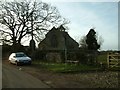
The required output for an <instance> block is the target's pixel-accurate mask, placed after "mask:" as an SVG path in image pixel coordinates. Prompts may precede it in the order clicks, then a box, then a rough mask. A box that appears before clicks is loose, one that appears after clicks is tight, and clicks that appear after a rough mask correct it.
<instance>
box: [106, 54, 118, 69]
mask: <svg viewBox="0 0 120 90" xmlns="http://www.w3.org/2000/svg"><path fill="white" fill-rule="evenodd" d="M119 63H120V53H108V55H107V64H108V68H113V67H119Z"/></svg>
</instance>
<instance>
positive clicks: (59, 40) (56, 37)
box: [38, 25, 79, 62]
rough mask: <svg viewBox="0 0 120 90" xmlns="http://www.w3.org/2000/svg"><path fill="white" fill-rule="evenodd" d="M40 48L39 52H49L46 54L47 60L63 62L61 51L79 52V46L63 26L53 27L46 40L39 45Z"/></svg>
mask: <svg viewBox="0 0 120 90" xmlns="http://www.w3.org/2000/svg"><path fill="white" fill-rule="evenodd" d="M38 47H39V50H45V51H49V52H48V53H47V54H46V57H47V59H49V60H50V59H51V60H53V61H56V60H57V62H61V54H60V52H59V51H65V50H66V51H69V50H78V49H79V44H78V43H77V42H76V41H75V40H74V39H73V38H71V37H70V36H69V34H68V33H67V32H66V31H65V28H64V27H63V26H62V25H61V26H60V27H58V28H55V27H53V28H52V29H51V30H50V31H49V32H48V33H47V34H46V36H45V39H43V40H42V41H41V42H40V43H39V45H38ZM54 51H56V52H54ZM51 60H50V61H51Z"/></svg>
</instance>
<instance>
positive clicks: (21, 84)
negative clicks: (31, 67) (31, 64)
mask: <svg viewBox="0 0 120 90" xmlns="http://www.w3.org/2000/svg"><path fill="white" fill-rule="evenodd" d="M2 88H49V86H48V85H46V84H44V83H43V82H42V81H40V80H39V79H37V78H35V77H33V76H31V75H29V74H27V73H25V72H23V71H21V70H19V69H16V68H14V67H10V66H9V65H4V64H3V67H2Z"/></svg>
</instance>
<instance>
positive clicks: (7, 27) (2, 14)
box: [0, 0, 67, 45]
mask: <svg viewBox="0 0 120 90" xmlns="http://www.w3.org/2000/svg"><path fill="white" fill-rule="evenodd" d="M66 23H67V21H66V19H64V18H62V17H61V16H60V14H59V12H58V10H57V8H56V7H53V6H51V5H49V4H47V3H44V2H35V1H25V0H24V1H21V2H17V1H13V2H5V3H2V2H0V24H1V26H2V27H3V28H0V33H4V34H6V35H7V36H9V42H11V43H12V44H13V45H16V44H21V40H22V39H23V38H24V37H30V36H31V34H32V35H33V36H34V39H36V40H37V41H38V42H39V40H40V39H41V35H43V34H44V32H47V31H48V30H50V28H51V27H52V26H56V25H61V24H62V25H64V24H66Z"/></svg>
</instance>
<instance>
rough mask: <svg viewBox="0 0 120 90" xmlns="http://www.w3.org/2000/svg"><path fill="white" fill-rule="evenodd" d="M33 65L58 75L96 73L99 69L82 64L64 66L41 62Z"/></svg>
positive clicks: (35, 62) (64, 64)
mask: <svg viewBox="0 0 120 90" xmlns="http://www.w3.org/2000/svg"><path fill="white" fill-rule="evenodd" d="M33 64H34V65H35V66H36V67H38V68H42V69H46V70H49V71H52V72H58V73H77V72H88V71H98V70H101V68H99V67H96V66H88V65H83V64H78V65H76V64H66V63H48V62H41V61H37V60H36V61H33Z"/></svg>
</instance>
